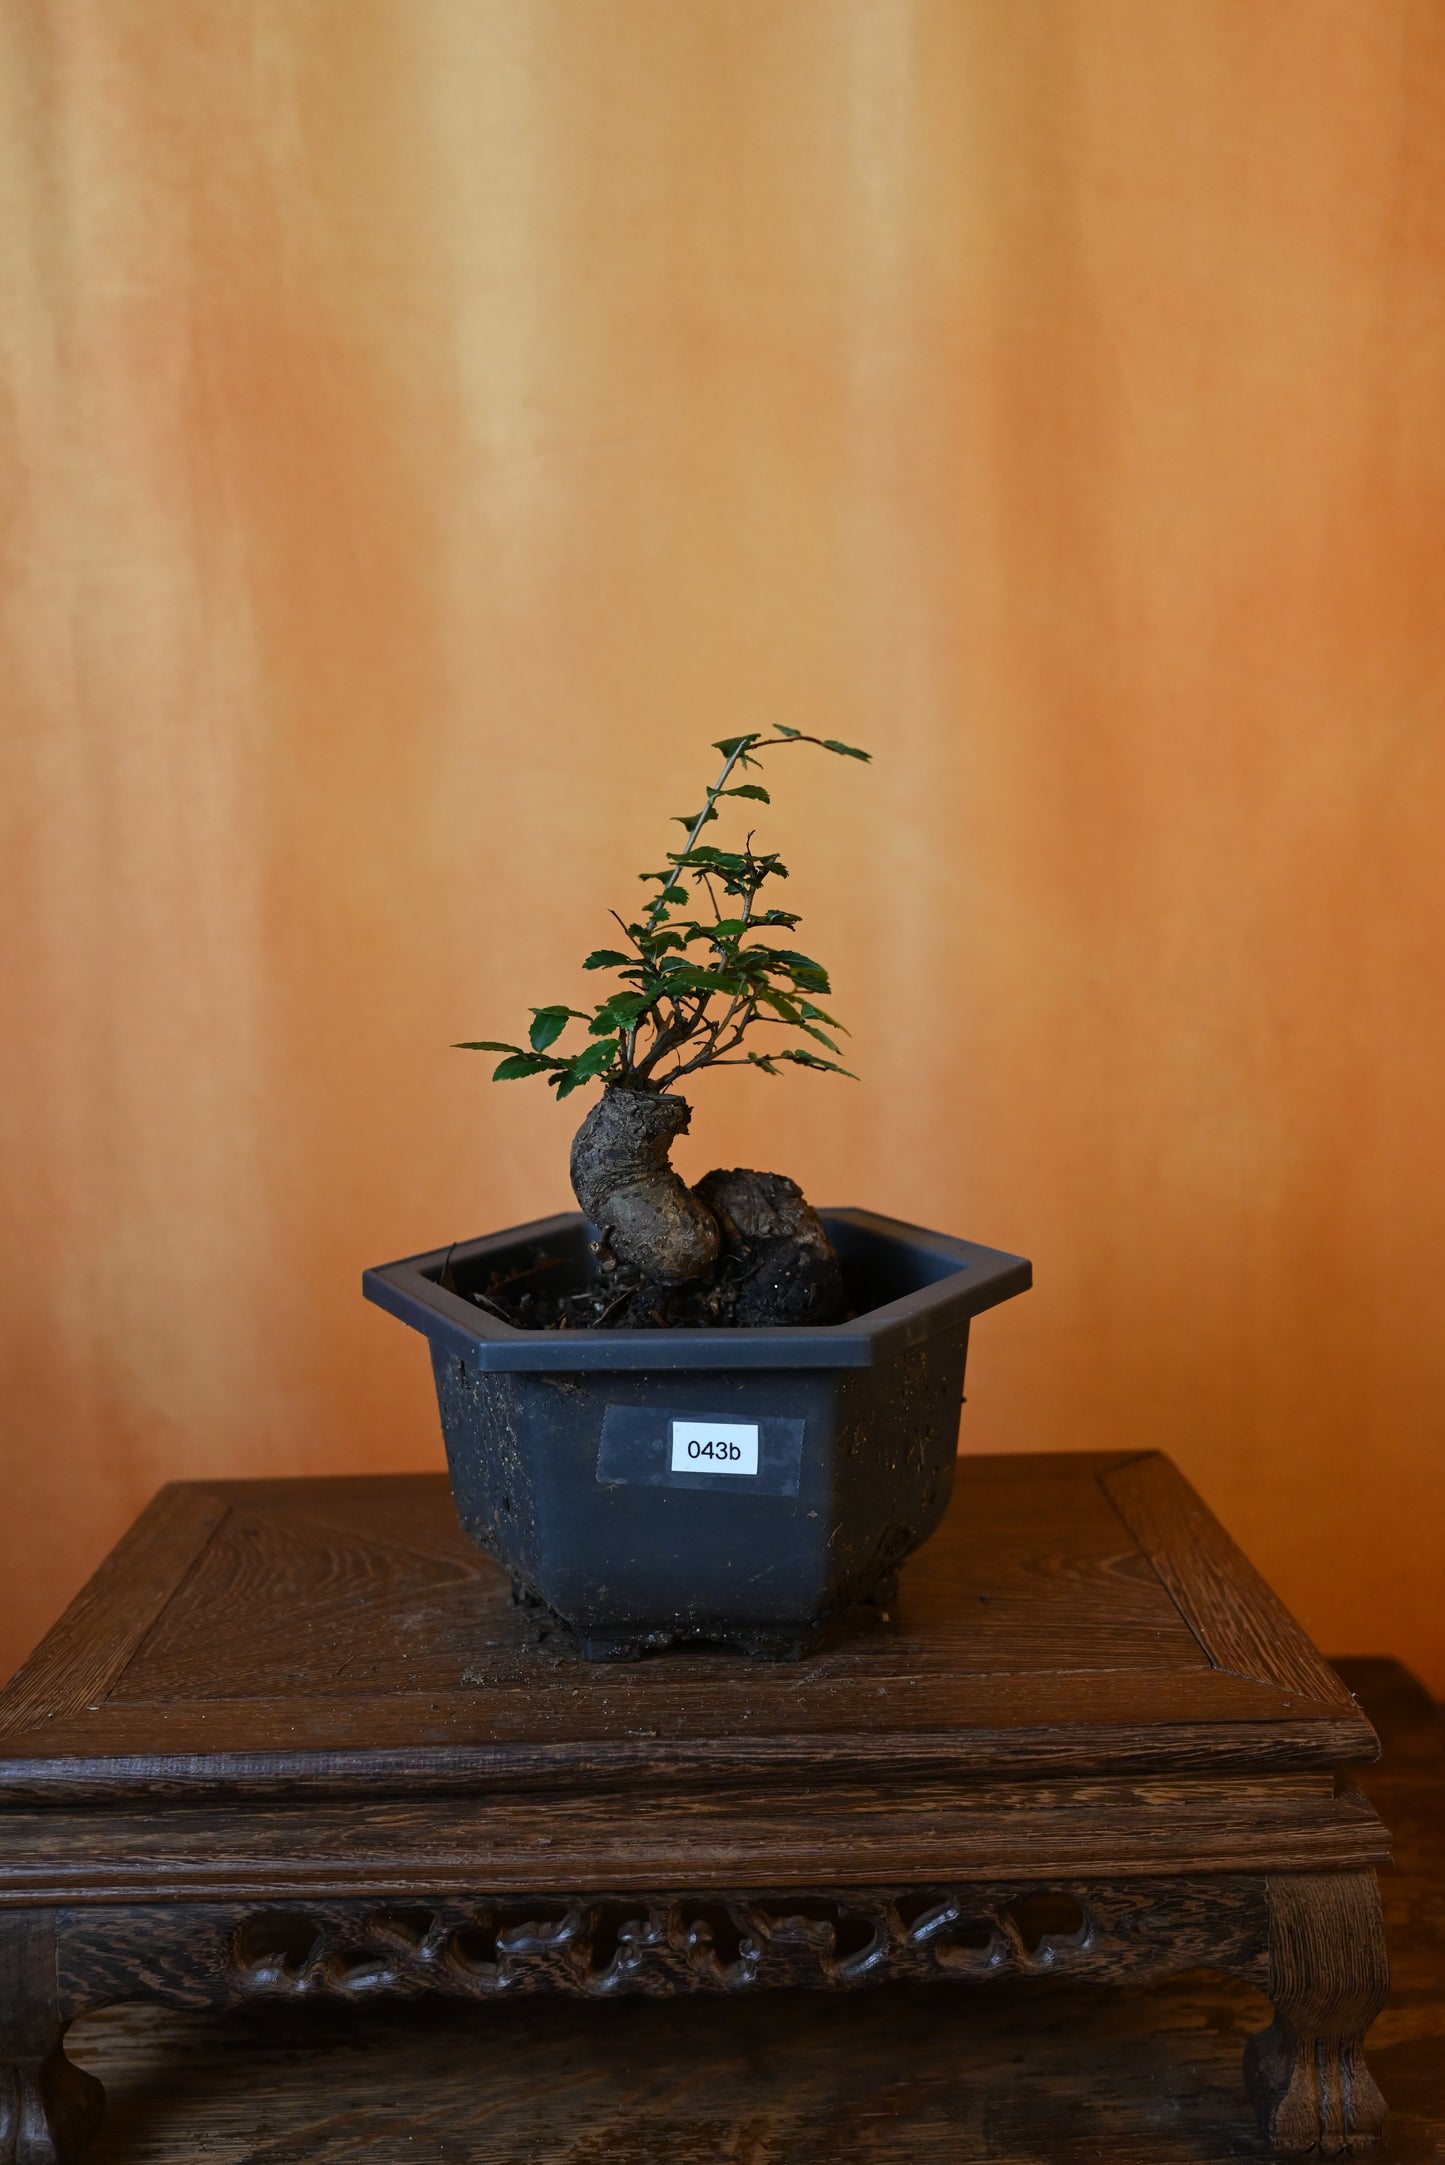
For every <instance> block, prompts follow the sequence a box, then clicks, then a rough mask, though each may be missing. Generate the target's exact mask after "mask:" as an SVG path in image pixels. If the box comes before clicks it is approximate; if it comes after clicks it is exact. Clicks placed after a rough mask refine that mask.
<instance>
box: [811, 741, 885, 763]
mask: <svg viewBox="0 0 1445 2165" xmlns="http://www.w3.org/2000/svg"><path fill="white" fill-rule="evenodd" d="M823 749H824V751H825V752H841V753H842V754H843V757H844V758H845V759H862V760H865V761H871V760H872V757H873V754H872V753H871V752H860V751H859V749H858V747H857V745H856V744H840V743H839V742H838V739H837V738H836V737H824V739H823Z"/></svg>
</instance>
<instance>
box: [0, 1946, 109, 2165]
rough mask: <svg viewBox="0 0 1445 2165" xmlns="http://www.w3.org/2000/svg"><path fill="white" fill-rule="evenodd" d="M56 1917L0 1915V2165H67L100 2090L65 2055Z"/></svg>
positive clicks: (95, 2113)
mask: <svg viewBox="0 0 1445 2165" xmlns="http://www.w3.org/2000/svg"><path fill="white" fill-rule="evenodd" d="M65 2031H66V2023H65V2021H64V2020H63V2018H62V2016H61V2011H60V1995H59V1984H58V1977H57V1970H56V1931H55V1912H54V1911H53V1910H48V1909H14V1910H0V2165H72V2160H74V2159H76V2158H78V2157H79V2156H80V2155H81V2153H82V2151H83V2150H84V2149H85V2147H86V2144H87V2143H88V2142H89V2141H90V2139H91V2137H92V2136H93V2135H94V2133H95V2131H96V2129H97V2127H98V2126H99V2124H100V2116H101V2113H102V2112H103V2110H104V2108H105V2092H104V2090H103V2089H102V2088H101V2086H100V2084H99V2083H98V2082H97V2081H96V2080H95V2077H94V2076H93V2075H86V2074H83V2073H82V2072H81V2070H80V2069H79V2068H78V2067H73V2066H72V2065H71V2063H70V2061H69V2060H67V2058H66V2057H65V2042H64V2041H65Z"/></svg>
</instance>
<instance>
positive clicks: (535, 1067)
mask: <svg viewBox="0 0 1445 2165" xmlns="http://www.w3.org/2000/svg"><path fill="white" fill-rule="evenodd" d="M555 1066H556V1062H555V1061H554V1060H544V1059H542V1058H541V1056H540V1055H539V1054H537V1053H535V1052H514V1053H513V1054H512V1057H511V1059H510V1060H499V1061H498V1062H497V1064H496V1066H495V1067H494V1068H493V1069H492V1081H493V1082H520V1081H521V1079H522V1077H523V1076H524V1075H540V1074H541V1073H542V1071H543V1069H544V1068H549V1067H555Z"/></svg>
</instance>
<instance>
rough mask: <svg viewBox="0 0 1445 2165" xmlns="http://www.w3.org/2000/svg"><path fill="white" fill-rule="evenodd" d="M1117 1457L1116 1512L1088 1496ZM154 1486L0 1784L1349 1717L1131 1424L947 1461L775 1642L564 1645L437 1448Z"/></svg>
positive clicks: (517, 1761)
mask: <svg viewBox="0 0 1445 2165" xmlns="http://www.w3.org/2000/svg"><path fill="white" fill-rule="evenodd" d="M1125 1477H1128V1479H1129V1480H1130V1481H1131V1482H1132V1485H1130V1486H1127V1487H1126V1489H1125V1490H1124V1491H1121V1493H1123V1494H1125V1496H1126V1500H1127V1505H1128V1509H1129V1511H1131V1512H1133V1513H1134V1514H1135V1516H1136V1517H1137V1518H1138V1519H1139V1521H1140V1523H1139V1524H1138V1525H1135V1524H1133V1523H1132V1522H1126V1517H1125V1516H1124V1515H1123V1513H1122V1512H1121V1509H1120V1508H1119V1507H1118V1505H1117V1504H1116V1502H1115V1501H1114V1500H1112V1495H1111V1491H1110V1487H1109V1484H1110V1483H1118V1482H1119V1481H1120V1480H1121V1478H1125ZM161 1508H163V1509H164V1511H165V1512H167V1513H169V1514H170V1515H171V1516H172V1517H177V1515H179V1518H178V1523H179V1521H184V1525H183V1527H182V1529H181V1533H182V1537H181V1538H179V1539H177V1540H176V1542H175V1545H174V1548H173V1550H172V1554H173V1557H174V1562H173V1564H172V1566H171V1568H170V1575H169V1578H168V1579H167V1577H166V1572H165V1567H164V1566H163V1564H162V1563H161V1562H160V1561H159V1559H158V1552H157V1551H155V1550H154V1549H153V1548H152V1547H148V1546H147V1545H146V1542H147V1541H149V1540H150V1539H151V1538H152V1537H151V1536H150V1535H146V1534H145V1532H144V1529H145V1526H146V1525H154V1524H156V1523H158V1522H156V1521H153V1520H151V1521H146V1522H143V1526H142V1529H141V1530H140V1533H139V1534H138V1535H137V1537H136V1538H135V1540H134V1541H133V1543H132V1545H131V1546H130V1547H129V1548H128V1549H127V1550H126V1551H125V1552H124V1556H125V1558H128V1559H129V1561H122V1560H121V1552H118V1556H117V1559H115V1560H113V1561H112V1564H111V1565H110V1566H108V1567H107V1570H106V1571H105V1572H104V1573H102V1574H101V1576H100V1577H99V1578H98V1579H97V1580H96V1581H95V1582H93V1583H92V1585H91V1586H90V1587H89V1588H87V1589H86V1591H85V1593H84V1594H82V1596H81V1597H80V1599H79V1601H78V1602H77V1603H76V1604H75V1605H74V1607H73V1608H72V1609H71V1610H70V1611H68V1612H67V1614H66V1616H65V1617H64V1618H62V1620H61V1622H60V1623H59V1624H58V1625H57V1626H56V1628H55V1630H54V1631H53V1632H52V1633H51V1634H50V1636H49V1638H48V1639H47V1640H46V1641H45V1642H44V1643H43V1644H42V1646H41V1647H40V1648H39V1649H38V1650H37V1652H36V1655H35V1656H34V1657H33V1659H32V1660H31V1662H30V1663H28V1664H27V1665H26V1668H25V1669H24V1670H23V1671H22V1672H21V1675H20V1676H19V1678H17V1680H16V1682H15V1683H14V1684H13V1685H12V1686H11V1687H10V1688H9V1690H8V1691H7V1692H6V1693H4V1694H0V1715H3V1718H4V1720H5V1723H6V1728H5V1732H4V1734H3V1735H0V1798H12V1799H15V1800H20V1799H22V1798H24V1797H27V1796H29V1797H31V1798H37V1799H39V1798H45V1797H47V1796H64V1797H66V1798H68V1799H70V1800H79V1799H82V1798H85V1797H94V1798H97V1799H101V1798H117V1799H118V1798H121V1797H124V1796H145V1795H157V1794H166V1793H176V1794H190V1795H194V1794H196V1793H197V1792H198V1790H201V1789H203V1788H209V1789H211V1790H213V1791H218V1792H222V1793H225V1792H231V1793H236V1794H242V1793H247V1792H250V1793H255V1792H262V1793H264V1792H266V1791H268V1790H269V1791H271V1792H273V1793H276V1792H283V1791H297V1790H302V1789H308V1790H312V1791H325V1790H327V1789H330V1790H333V1791H340V1792H342V1793H344V1794H347V1795H355V1794H357V1793H359V1792H360V1791H362V1790H364V1789H366V1788H367V1787H368V1786H373V1787H375V1788H376V1789H378V1790H381V1791H385V1790H388V1789H390V1790H392V1791H396V1790H398V1789H403V1790H404V1789H410V1788H414V1787H415V1786H416V1784H417V1783H418V1781H419V1780H420V1781H421V1783H422V1784H423V1785H424V1786H425V1787H427V1788H428V1789H431V1788H434V1787H440V1786H447V1785H451V1786H455V1787H459V1788H467V1789H474V1788H477V1787H480V1786H485V1785H488V1784H490V1785H493V1786H498V1787H506V1786H510V1787H516V1786H518V1785H519V1784H520V1785H524V1786H525V1785H530V1784H535V1783H536V1782H537V1781H544V1782H547V1783H553V1782H556V1781H558V1780H565V1778H567V1777H568V1776H569V1775H571V1776H576V1777H580V1778H582V1779H584V1780H586V1781H588V1782H598V1781H605V1780H607V1779H608V1778H611V1779H614V1780H634V1781H635V1780H639V1779H644V1778H650V1777H652V1776H653V1775H655V1774H658V1773H660V1772H663V1771H665V1772H666V1773H667V1774H668V1775H669V1777H670V1778H672V1779H676V1778H678V1777H680V1776H685V1775H687V1774H689V1773H691V1774H692V1775H693V1776H694V1777H695V1778H696V1779H698V1780H700V1781H706V1782H715V1781H723V1780H728V1779H735V1780H740V1779H749V1778H751V1777H753V1776H754V1775H758V1774H765V1775H767V1776H768V1777H769V1778H776V1779H783V1780H785V1779H787V1778H788V1776H789V1775H793V1776H804V1777H806V1778H807V1779H808V1780H810V1781H816V1780H820V1779H826V1780H829V1781H836V1782H840V1783H846V1782H848V1781H850V1780H858V1779H863V1780H878V1779H882V1778H884V1777H885V1776H886V1775H890V1774H891V1775H897V1776H899V1777H907V1778H910V1779H911V1778H913V1777H915V1776H918V1777H923V1776H929V1775H932V1776H947V1777H949V1778H952V1779H955V1780H956V1779H958V1778H960V1777H961V1776H964V1777H966V1776H968V1775H972V1774H977V1775H980V1776H982V1775H985V1774H988V1773H991V1772H995V1773H996V1772H998V1771H999V1770H1001V1769H1008V1770H1009V1771H1011V1772H1018V1771H1021V1770H1031V1769H1040V1770H1045V1769H1069V1770H1074V1771H1080V1772H1087V1771H1105V1770H1111V1769H1113V1770H1130V1771H1132V1770H1135V1769H1137V1770H1140V1771H1145V1770H1149V1771H1157V1770H1161V1769H1165V1768H1183V1767H1189V1766H1201V1767H1202V1766H1209V1767H1211V1768H1214V1769H1222V1768H1235V1769H1264V1768H1269V1767H1276V1768H1284V1767H1289V1766H1309V1765H1315V1766H1325V1765H1331V1764H1334V1763H1337V1762H1338V1761H1339V1760H1341V1759H1342V1758H1346V1757H1360V1756H1362V1755H1364V1754H1366V1753H1368V1752H1369V1751H1370V1750H1371V1749H1372V1748H1373V1747H1372V1739H1371V1734H1370V1731H1369V1727H1368V1724H1367V1723H1366V1722H1365V1721H1364V1719H1363V1717H1362V1716H1361V1715H1360V1714H1359V1712H1358V1710H1357V1709H1356V1708H1355V1707H1354V1706H1353V1704H1352V1702H1351V1700H1350V1698H1349V1695H1348V1694H1347V1693H1345V1692H1344V1691H1343V1690H1342V1689H1341V1687H1340V1686H1339V1685H1338V1683H1337V1681H1336V1680H1335V1679H1333V1678H1332V1677H1331V1675H1330V1672H1329V1670H1328V1668H1327V1667H1326V1665H1325V1664H1323V1663H1322V1662H1320V1661H1319V1660H1318V1657H1317V1656H1314V1655H1313V1654H1312V1651H1311V1650H1309V1648H1308V1642H1307V1641H1306V1640H1305V1639H1304V1636H1303V1634H1302V1633H1300V1632H1299V1629H1298V1627H1297V1626H1296V1625H1294V1624H1293V1623H1292V1622H1291V1621H1290V1620H1289V1619H1288V1618H1287V1616H1285V1614H1284V1612H1283V1611H1282V1610H1280V1609H1279V1608H1278V1605H1277V1604H1272V1597H1271V1600H1270V1601H1268V1602H1267V1601H1266V1600H1265V1599H1264V1597H1263V1595H1262V1594H1261V1591H1260V1588H1259V1582H1258V1581H1257V1579H1256V1578H1255V1575H1254V1574H1253V1573H1252V1572H1250V1570H1249V1567H1248V1566H1247V1565H1246V1564H1245V1563H1244V1561H1243V1559H1242V1558H1240V1557H1239V1556H1238V1552H1237V1551H1236V1550H1234V1549H1233V1546H1232V1544H1230V1543H1229V1542H1228V1541H1227V1539H1226V1537H1224V1535H1223V1534H1222V1532H1221V1531H1220V1530H1219V1529H1218V1528H1217V1526H1216V1525H1215V1522H1214V1521H1213V1520H1212V1519H1211V1518H1210V1517H1209V1515H1208V1514H1207V1513H1206V1512H1205V1511H1204V1509H1203V1507H1202V1505H1200V1504H1199V1503H1198V1500H1197V1498H1195V1497H1194V1496H1193V1493H1192V1491H1190V1490H1189V1489H1188V1487H1187V1485H1186V1484H1185V1483H1184V1482H1183V1481H1182V1479H1181V1478H1180V1477H1179V1475H1178V1474H1177V1473H1176V1472H1175V1471H1174V1470H1173V1469H1172V1468H1171V1467H1170V1466H1169V1464H1168V1462H1167V1461H1166V1460H1164V1459H1162V1458H1159V1457H1157V1456H1156V1455H1153V1454H1150V1455H1148V1456H1146V1457H1145V1458H1144V1459H1143V1460H1140V1461H1136V1462H1134V1464H1133V1466H1132V1467H1131V1466H1130V1465H1129V1464H1126V1463H1125V1462H1124V1461H1123V1460H1121V1458H1120V1456H1119V1455H1118V1454H1112V1455H1111V1454H1099V1455H1095V1456H1088V1455H1081V1456H1079V1457H1075V1458H1071V1457H1070V1456H1069V1455H1068V1454H1058V1455H1051V1456H1038V1457H1027V1456H1025V1457H1014V1458H996V1459H974V1460H963V1461H961V1463H960V1467H959V1478H958V1483H957V1487H956V1491H955V1496H954V1502H953V1506H952V1509H951V1511H950V1513H949V1516H948V1519H947V1520H946V1522H945V1524H944V1526H943V1527H942V1528H941V1529H940V1531H939V1533H938V1534H937V1535H936V1536H935V1537H934V1539H933V1540H932V1541H930V1542H929V1543H928V1544H927V1545H926V1546H925V1548H924V1549H923V1550H922V1551H921V1552H920V1554H919V1556H918V1557H917V1558H915V1559H914V1560H913V1561H912V1562H911V1563H910V1564H909V1566H908V1568H907V1569H906V1571H905V1573H904V1575H903V1582H902V1587H901V1592H900V1596H899V1599H898V1601H897V1603H896V1605H895V1606H893V1607H892V1608H891V1609H890V1611H889V1613H888V1614H887V1616H886V1617H881V1618H880V1617H878V1616H877V1615H869V1616H867V1617H866V1618H853V1619H849V1620H845V1621H844V1623H843V1624H842V1625H841V1626H840V1627H839V1629H838V1630H837V1631H836V1632H835V1634H834V1635H833V1637H832V1638H831V1639H830V1640H829V1641H828V1642H827V1643H826V1644H825V1645H824V1646H823V1647H822V1648H821V1649H820V1650H819V1651H818V1652H817V1653H816V1654H814V1655H812V1656H810V1657H808V1658H807V1659H805V1660H803V1661H801V1662H798V1663H791V1664H777V1665H766V1664H757V1663H739V1662H737V1661H734V1660H731V1659H730V1658H728V1657H726V1656H723V1655H710V1654H706V1653H702V1654H689V1655H685V1656H681V1655H670V1656H669V1657H668V1659H667V1660H666V1661H665V1662H663V1661H644V1662H639V1663H635V1664H630V1665H604V1664H591V1663H587V1662H584V1661H582V1660H580V1659H579V1658H578V1656H577V1654H576V1652H575V1650H574V1649H573V1648H572V1646H571V1645H570V1643H569V1642H568V1640H567V1639H566V1637H565V1635H564V1634H563V1633H561V1632H560V1631H559V1630H557V1629H555V1628H553V1627H552V1626H551V1625H550V1624H549V1622H548V1620H547V1619H546V1617H545V1616H544V1615H543V1616H540V1617H539V1615H538V1613H537V1612H535V1611H531V1610H527V1609H521V1608H518V1607H517V1606H516V1605H514V1604H513V1602H512V1600H511V1598H510V1590H509V1587H508V1585H507V1582H506V1580H505V1578H504V1576H503V1574H502V1573H501V1572H500V1571H499V1570H498V1569H497V1567H496V1566H495V1565H494V1564H492V1563H490V1562H489V1560H488V1559H487V1558H485V1557H484V1556H482V1555H481V1554H480V1553H479V1552H478V1551H477V1550H476V1549H475V1548H473V1547H472V1545H471V1544H470V1543H469V1542H467V1541H466V1540H465V1538H464V1537H463V1536H462V1535H461V1533H460V1532H459V1530H458V1528H457V1525H456V1521H455V1516H454V1513H453V1511H452V1506H451V1501H450V1496H449V1493H448V1490H447V1486H446V1484H445V1482H444V1481H442V1480H440V1479H438V1478H436V1477H431V1476H410V1477H394V1478H387V1477H372V1478H369V1479H350V1480H348V1479H338V1480H335V1481H327V1482H317V1481H309V1482H308V1481H296V1482H271V1483H230V1484H228V1483H218V1484H211V1485H207V1486H205V1487H203V1488H201V1487H198V1488H183V1489H178V1490H175V1491H171V1492H168V1497H167V1498H166V1499H163V1506H162V1507H161ZM167 1524H169V1520H168V1521H167ZM142 1535H144V1538H142ZM158 1573H159V1577H158V1576H157V1574H158ZM1185 1587H1188V1588H1191V1589H1192V1591H1191V1592H1190V1593H1189V1594H1188V1596H1187V1599H1188V1600H1189V1602H1190V1603H1191V1604H1192V1606H1191V1607H1190V1608H1189V1609H1188V1613H1186V1610H1185V1608H1184V1607H1183V1606H1181V1600H1182V1599H1183V1598H1184V1597H1183V1596H1182V1594H1181V1589H1183V1588H1185ZM1246 1632H1247V1633H1248V1636H1249V1645H1248V1647H1244V1646H1243V1641H1242V1639H1241V1634H1242V1633H1246ZM112 1633H113V1634H114V1636H115V1644H116V1647H118V1648H119V1650H120V1651H119V1652H112V1651H107V1652H106V1653H105V1654H104V1655H103V1656H102V1655H101V1654H100V1653H98V1652H97V1650H96V1649H97V1647H99V1646H102V1645H103V1646H105V1647H107V1648H109V1646H110V1640H111V1635H112ZM1216 1642H1217V1643H1216ZM1276 1642H1277V1645H1276ZM1281 1649H1282V1650H1283V1651H1280V1650H1281ZM1246 1655H1247V1657H1248V1658H1247V1659H1246V1658H1245V1657H1246ZM1241 1670H1242V1671H1243V1673H1241Z"/></svg>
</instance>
